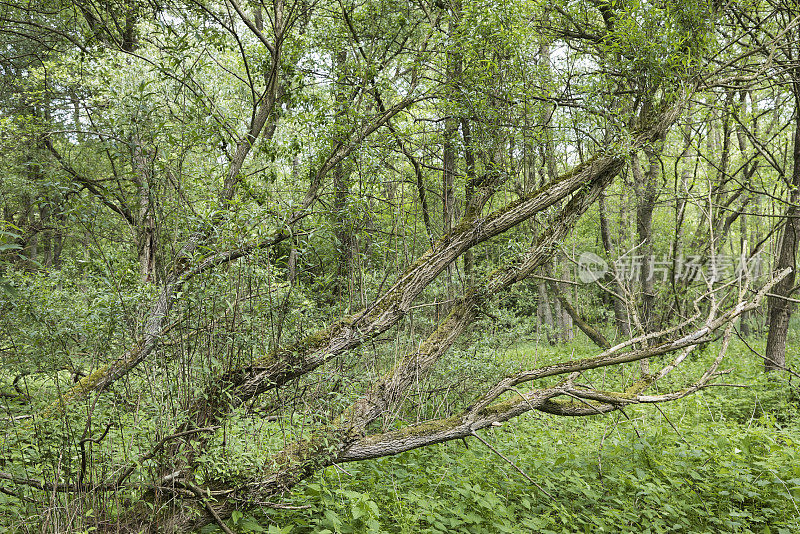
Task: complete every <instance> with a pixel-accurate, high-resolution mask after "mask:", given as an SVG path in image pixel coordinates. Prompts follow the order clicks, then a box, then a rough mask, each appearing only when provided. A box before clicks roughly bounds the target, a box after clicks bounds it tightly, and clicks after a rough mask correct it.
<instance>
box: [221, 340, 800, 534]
mask: <svg viewBox="0 0 800 534" xmlns="http://www.w3.org/2000/svg"><path fill="white" fill-rule="evenodd" d="M750 344H751V345H753V346H754V348H756V349H757V350H758V349H759V348H762V347H761V345H762V344H763V343H759V342H758V341H751V342H750ZM712 349H713V348H712ZM592 352H595V349H593V348H592V347H591V346H589V345H587V344H585V343H584V342H582V341H576V342H573V343H570V344H563V345H559V346H557V347H550V346H546V347H542V346H541V345H533V344H530V345H518V346H515V347H512V348H511V349H510V350H506V351H504V353H503V354H500V355H497V358H500V359H501V360H503V361H504V363H506V364H517V365H520V366H524V365H529V364H531V363H533V362H534V361H536V362H538V363H542V362H543V361H545V360H547V359H549V358H554V359H555V358H562V359H563V358H564V357H565V356H566V357H569V356H575V357H577V356H579V355H582V354H583V353H592ZM713 356H714V354H713V350H708V351H703V352H702V353H701V354H699V355H698V356H697V357H695V358H694V359H693V360H692V362H691V363H689V362H687V363H689V365H688V366H686V369H684V370H683V373H684V376H683V378H684V379H685V378H687V377H690V376H692V375H693V374H694V375H697V376H699V374H701V373H702V370H703V368H704V364H707V363H708V362H709V361H710V359H712V358H713ZM637 365H638V364H637ZM723 366H724V367H726V369H731V373H730V374H729V375H726V376H724V377H723V378H722V380H721V381H722V382H725V383H727V384H740V385H745V386H747V387H712V388H708V389H706V390H703V391H702V392H700V393H698V394H695V395H692V396H690V397H687V398H685V399H682V400H680V401H676V402H673V403H668V404H663V405H660V406H657V407H656V406H634V407H629V408H626V409H625V411H624V413H622V412H615V413H612V414H608V415H604V416H593V417H584V418H572V419H570V418H564V417H555V416H547V415H542V414H535V415H534V414H528V415H526V416H523V417H522V418H520V420H517V421H512V422H509V423H506V424H505V425H503V426H502V427H498V428H493V429H491V430H490V431H485V432H483V433H482V437H483V438H484V439H485V440H486V441H487V442H488V443H489V444H490V445H491V446H492V447H493V448H495V449H496V451H497V452H499V453H502V454H503V455H504V456H505V457H506V458H507V459H508V460H509V461H510V462H513V466H512V465H511V464H510V463H509V461H507V460H505V459H503V458H501V457H500V456H499V455H498V454H497V452H495V451H492V450H491V449H490V448H488V447H487V446H485V445H484V444H482V443H481V442H480V441H478V440H474V439H473V440H469V441H468V442H462V441H458V442H451V443H446V444H441V445H437V446H434V447H428V448H426V449H421V450H416V451H411V452H408V453H405V454H402V455H398V456H394V457H388V458H382V459H378V460H374V461H369V462H361V463H358V464H346V465H342V466H334V467H330V468H328V469H326V470H325V471H324V472H322V473H320V474H319V475H318V476H317V477H315V478H314V479H312V480H311V481H310V482H309V483H308V484H306V485H303V486H301V487H298V488H297V489H296V490H295V491H294V493H293V494H292V496H291V499H290V500H291V502H292V503H293V504H295V505H297V506H298V507H305V508H303V509H300V510H270V509H262V511H261V512H259V513H257V514H255V515H241V514H237V515H235V516H234V518H233V519H234V520H235V521H232V524H231V527H232V529H234V530H236V531H238V532H270V533H272V532H282V533H287V532H291V533H306V532H309V533H310V532H314V533H351V532H352V533H355V532H392V533H409V534H412V533H434V532H441V533H447V532H465V533H467V532H468V533H482V532H485V533H497V532H532V533H534V532H535V533H545V534H546V533H554V532H558V533H562V532H563V533H573V532H593V533H594V532H636V533H661V532H686V533H689V532H757V533H779V534H791V533H797V532H800V503H799V502H798V501H800V453H799V452H798V446H800V417H798V415H799V414H800V410H798V391H797V387H798V384H797V380H794V381H793V382H792V381H789V379H788V377H789V375H788V374H783V375H781V376H778V375H774V376H769V377H765V376H764V375H763V373H762V372H761V363H760V361H758V358H757V357H756V356H754V355H753V354H752V353H751V352H750V351H749V349H748V348H747V347H746V346H745V345H744V344H743V343H741V342H738V341H736V342H733V343H732V346H731V348H730V350H729V353H728V356H727V357H726V360H725V363H724V364H723ZM633 369H634V368H633V367H630V368H629V370H631V372H635V371H634V370H633ZM681 379H682V377H681V376H678V377H675V378H674V379H673V380H674V381H675V383H680V381H681ZM663 386H664V385H663V384H662V385H660V387H663ZM520 470H521V471H524V473H525V474H526V475H527V476H529V477H530V478H531V479H532V480H533V481H535V483H536V485H538V486H539V487H537V486H536V485H534V484H532V483H531V482H530V481H529V480H527V479H526V476H524V475H523V474H521V473H520V472H519V471H520ZM213 530H214V528H212V527H209V529H208V531H209V532H211V531H213Z"/></svg>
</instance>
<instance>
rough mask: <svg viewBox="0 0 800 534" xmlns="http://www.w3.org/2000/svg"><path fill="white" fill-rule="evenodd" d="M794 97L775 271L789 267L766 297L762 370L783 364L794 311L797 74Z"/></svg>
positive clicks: (799, 171) (798, 208)
mask: <svg viewBox="0 0 800 534" xmlns="http://www.w3.org/2000/svg"><path fill="white" fill-rule="evenodd" d="M792 89H793V90H794V99H795V113H794V148H793V150H792V156H793V158H794V165H793V168H792V177H791V181H790V182H789V184H788V185H789V191H790V192H789V206H788V207H787V208H786V217H785V221H784V225H783V234H782V235H781V240H780V246H779V247H778V261H777V262H776V264H775V270H777V271H780V270H782V269H785V268H787V267H788V268H791V269H792V271H791V273H789V275H788V276H787V277H785V278H784V279H783V280H781V281H780V282H779V283H778V285H776V286H775V289H774V291H773V295H774V296H770V297H769V301H768V303H769V312H768V313H769V331H768V333H767V348H766V354H765V356H766V359H765V361H764V371H766V372H770V371H776V370H780V369H784V368H785V367H786V338H787V336H788V332H789V321H790V320H791V318H792V312H793V311H794V310H793V308H794V306H793V303H792V302H791V301H789V300H787V299H788V298H791V296H792V294H793V291H792V290H793V288H794V281H795V276H796V275H795V270H796V268H797V248H798V243H800V73H798V77H797V81H794V82H793V83H792Z"/></svg>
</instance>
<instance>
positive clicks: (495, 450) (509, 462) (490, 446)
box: [472, 430, 555, 500]
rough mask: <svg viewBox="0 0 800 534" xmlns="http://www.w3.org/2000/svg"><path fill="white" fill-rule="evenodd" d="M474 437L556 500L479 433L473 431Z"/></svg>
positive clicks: (553, 498)
mask: <svg viewBox="0 0 800 534" xmlns="http://www.w3.org/2000/svg"><path fill="white" fill-rule="evenodd" d="M472 435H473V436H474V437H475V438H477V440H478V441H480V442H481V443H483V444H484V445H486V446H487V447H489V449H490V450H491V451H492V452H494V453H495V454H496V455H497V456H499V457H500V458H502V459H503V460H505V461H506V462H508V465H510V466H511V467H513V468H514V469H516V470H517V471H519V472H520V474H521V475H522V476H524V477H525V478H526V479H527V480H528V482H530V483H531V484H533V485H534V486H536V487H537V488H539V491H541V492H542V493H544V494H545V495H547V496H548V497H550V498H551V499H552V500H555V497H553V496H552V495H550V494H549V493H547V490H545V489H544V488H543V487H541V486H540V485H539V484H537V483H536V481H535V480H533V479H532V478H531V477H529V476H528V473H526V472H525V471H523V470H522V469H520V468H519V467H517V465H516V464H515V463H514V462H512V461H511V460H510V459H509V458H507V457H506V456H504V455H503V453H502V452H500V451H498V450H497V449H495V448H494V447H492V445H491V444H490V443H489V442H488V441H486V440H485V439H483V438H482V437H480V436H479V435H478V434H477V432H475V431H474V430H473V431H472Z"/></svg>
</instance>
